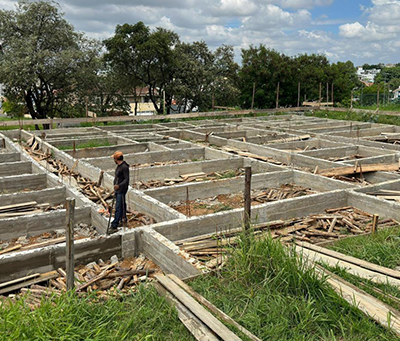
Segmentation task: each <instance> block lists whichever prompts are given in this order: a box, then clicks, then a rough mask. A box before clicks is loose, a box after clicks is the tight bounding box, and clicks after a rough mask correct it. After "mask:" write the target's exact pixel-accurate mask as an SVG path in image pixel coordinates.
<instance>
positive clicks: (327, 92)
mask: <svg viewBox="0 0 400 341" xmlns="http://www.w3.org/2000/svg"><path fill="white" fill-rule="evenodd" d="M328 103H329V83H328V82H326V106H328Z"/></svg>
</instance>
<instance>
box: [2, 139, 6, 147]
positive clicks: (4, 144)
mask: <svg viewBox="0 0 400 341" xmlns="http://www.w3.org/2000/svg"><path fill="white" fill-rule="evenodd" d="M2 141H3V143H2V144H3V148H6V139H5V138H3V139H2Z"/></svg>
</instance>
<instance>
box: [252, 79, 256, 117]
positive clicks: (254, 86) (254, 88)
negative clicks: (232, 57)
mask: <svg viewBox="0 0 400 341" xmlns="http://www.w3.org/2000/svg"><path fill="white" fill-rule="evenodd" d="M255 93H256V83H255V82H254V83H253V96H252V97H251V110H253V108H254V95H255Z"/></svg>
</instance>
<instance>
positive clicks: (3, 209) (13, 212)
mask: <svg viewBox="0 0 400 341" xmlns="http://www.w3.org/2000/svg"><path fill="white" fill-rule="evenodd" d="M63 208H64V205H57V206H50V204H48V203H45V204H38V203H37V202H36V201H30V202H25V203H20V204H14V205H6V206H0V218H11V217H19V216H23V215H27V214H33V213H43V212H48V211H54V210H59V209H63Z"/></svg>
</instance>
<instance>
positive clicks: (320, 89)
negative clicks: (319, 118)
mask: <svg viewBox="0 0 400 341" xmlns="http://www.w3.org/2000/svg"><path fill="white" fill-rule="evenodd" d="M321 101H322V83H321V82H320V83H319V101H318V102H319V104H321Z"/></svg>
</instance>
